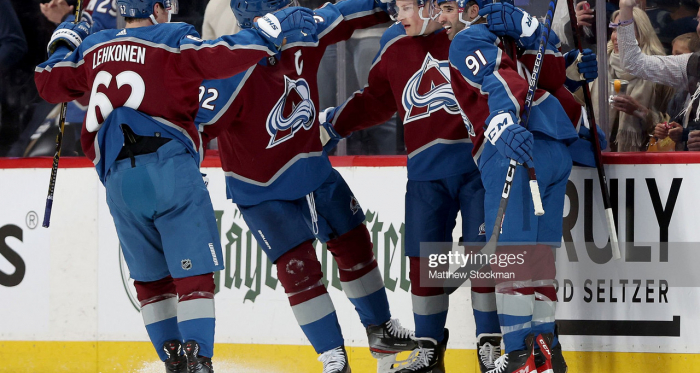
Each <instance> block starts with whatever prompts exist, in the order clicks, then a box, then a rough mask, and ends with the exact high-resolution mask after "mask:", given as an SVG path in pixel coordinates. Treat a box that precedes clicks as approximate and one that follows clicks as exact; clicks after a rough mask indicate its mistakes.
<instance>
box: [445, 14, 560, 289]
mask: <svg viewBox="0 0 700 373" xmlns="http://www.w3.org/2000/svg"><path fill="white" fill-rule="evenodd" d="M556 7H557V0H551V1H550V2H549V9H548V10H547V17H546V18H545V21H544V32H542V36H541V38H540V46H539V48H538V49H537V56H536V57H535V64H534V67H533V69H532V74H531V76H530V81H529V82H528V83H529V86H528V91H527V95H526V96H525V108H524V113H523V119H522V123H523V126H525V128H527V124H528V122H529V121H530V111H531V108H532V99H533V98H534V96H535V90H536V89H537V81H538V80H539V78H540V71H542V69H541V67H542V60H543V59H544V54H545V51H546V47H547V41H548V40H549V31H550V30H551V28H552V17H554V9H556ZM517 166H518V163H517V162H516V161H515V160H513V159H511V160H510V163H509V164H508V171H507V173H506V181H505V183H504V184H503V192H502V193H501V201H500V202H499V204H498V213H497V215H496V221H495V222H494V225H493V231H492V232H491V237H489V241H488V242H487V243H486V245H485V246H484V247H483V248H482V249H481V250H480V252H479V253H480V254H486V255H487V256H489V257H490V256H491V255H492V254H495V253H496V247H497V245H498V239H499V238H500V236H501V226H502V224H503V218H504V217H505V212H506V208H507V207H508V199H509V197H510V190H511V187H512V185H513V177H514V176H515V170H516V168H517ZM526 167H527V169H528V172H529V176H530V191H531V192H532V194H533V202H534V201H535V193H536V194H537V197H539V188H537V189H533V184H534V185H535V187H537V178H536V176H535V172H534V171H535V170H534V168H532V167H528V166H527V165H526ZM533 178H534V180H532V179H533ZM538 199H539V198H538ZM541 204H542V202H541V200H540V207H542V206H541ZM535 209H537V206H535ZM472 258H474V256H472ZM486 264H488V263H481V261H478V262H476V263H475V262H474V260H472V262H470V263H465V265H463V266H461V267H460V268H459V269H458V270H457V271H455V274H454V275H451V276H450V277H449V278H448V279H447V280H445V284H444V285H443V287H444V291H445V293H446V294H452V293H454V292H455V290H457V288H458V287H459V286H461V285H462V284H463V283H465V282H466V281H467V280H468V279H469V274H470V273H471V272H472V271H475V270H479V269H481V267H483V266H484V265H486Z"/></svg>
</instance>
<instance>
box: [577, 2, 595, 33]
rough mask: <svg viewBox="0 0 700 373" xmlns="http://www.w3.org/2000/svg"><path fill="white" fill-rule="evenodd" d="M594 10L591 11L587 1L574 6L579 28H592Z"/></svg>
mask: <svg viewBox="0 0 700 373" xmlns="http://www.w3.org/2000/svg"><path fill="white" fill-rule="evenodd" d="M594 17H595V10H593V9H591V8H590V6H589V5H588V1H582V2H580V3H578V4H576V22H577V23H578V25H579V26H588V27H591V26H593V19H594Z"/></svg>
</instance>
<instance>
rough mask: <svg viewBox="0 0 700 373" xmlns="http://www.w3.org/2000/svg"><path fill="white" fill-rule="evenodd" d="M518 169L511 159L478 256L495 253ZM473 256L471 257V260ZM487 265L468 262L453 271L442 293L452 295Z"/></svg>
mask: <svg viewBox="0 0 700 373" xmlns="http://www.w3.org/2000/svg"><path fill="white" fill-rule="evenodd" d="M517 167H518V163H517V162H516V161H515V160H513V159H511V160H510V163H509V164H508V173H507V174H506V181H505V183H503V192H502V193H501V201H500V202H499V203H498V212H497V214H496V221H495V222H494V224H493V231H491V237H489V241H488V242H487V243H486V245H485V246H484V247H483V248H482V249H481V250H479V254H486V255H487V256H489V257H490V256H491V255H492V254H495V253H496V247H497V246H498V239H499V237H500V236H501V226H502V225H503V218H504V217H505V214H506V208H507V207H508V199H509V197H510V190H511V187H512V186H513V177H514V176H515V170H516V168H517ZM474 257H475V256H473V255H472V258H474ZM488 264H489V263H488V262H487V263H481V262H480V261H479V262H474V261H472V262H470V263H466V264H465V265H464V266H462V267H460V268H459V269H458V270H457V271H455V275H454V276H453V277H450V278H448V279H447V280H446V281H445V283H444V285H443V288H444V291H445V293H446V294H448V295H449V294H452V293H454V292H455V291H456V290H457V289H458V288H459V287H460V286H462V284H464V283H465V282H467V280H469V274H470V273H471V272H472V271H475V270H479V269H481V268H482V267H484V266H486V265H488Z"/></svg>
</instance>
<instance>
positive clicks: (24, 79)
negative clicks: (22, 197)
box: [0, 0, 56, 156]
mask: <svg viewBox="0 0 700 373" xmlns="http://www.w3.org/2000/svg"><path fill="white" fill-rule="evenodd" d="M13 10H14V12H13ZM13 13H14V14H16V19H17V20H18V21H19V25H17V24H15V25H14V26H12V23H11V22H10V23H8V21H7V18H6V17H10V16H11V15H12V14H13ZM0 19H2V20H0V29H2V30H8V29H9V28H12V29H13V31H12V32H21V33H22V34H24V39H25V40H26V45H27V46H28V49H25V51H26V53H24V56H22V55H21V54H20V55H15V56H14V58H13V64H14V68H13V69H12V70H11V71H9V72H7V73H0V90H2V91H3V92H5V94H0V99H1V100H2V101H0V106H2V115H1V116H0V123H1V125H0V156H7V153H8V151H9V149H10V147H11V146H12V145H13V144H14V143H15V142H16V141H17V138H18V137H19V135H20V133H21V132H22V130H23V129H24V128H26V127H27V126H28V124H29V123H30V122H32V121H33V120H34V118H36V120H37V121H38V122H41V121H43V118H45V117H46V115H47V114H48V113H49V112H50V111H51V109H52V108H53V105H51V104H48V103H46V102H45V101H43V100H42V99H41V98H40V97H39V95H38V93H37V91H36V86H35V85H34V67H35V66H36V65H37V64H38V63H40V62H42V61H44V60H45V59H46V47H45V46H46V44H47V43H48V42H49V39H50V37H51V33H52V32H53V30H54V28H56V26H55V25H53V24H52V23H50V22H48V21H47V20H46V19H45V18H44V16H43V15H42V14H41V12H40V11H39V1H38V0H32V1H28V0H10V1H7V0H3V1H2V5H0ZM6 28H7V29H6ZM20 30H21V31H20ZM39 118H40V119H39ZM18 155H19V156H21V155H22V153H21V152H19V154H18Z"/></svg>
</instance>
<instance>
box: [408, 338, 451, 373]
mask: <svg viewBox="0 0 700 373" xmlns="http://www.w3.org/2000/svg"><path fill="white" fill-rule="evenodd" d="M449 337H450V334H449V332H448V330H447V329H445V339H443V340H442V343H438V342H437V341H436V340H434V339H432V338H416V340H417V341H418V348H416V349H415V350H413V352H412V353H411V356H410V357H409V359H408V360H409V361H411V363H410V364H409V365H408V366H406V367H405V368H402V369H401V370H399V371H398V373H445V349H446V347H447V340H448V339H449Z"/></svg>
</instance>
